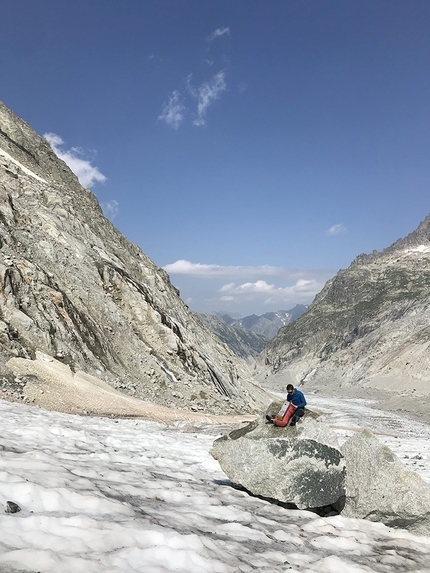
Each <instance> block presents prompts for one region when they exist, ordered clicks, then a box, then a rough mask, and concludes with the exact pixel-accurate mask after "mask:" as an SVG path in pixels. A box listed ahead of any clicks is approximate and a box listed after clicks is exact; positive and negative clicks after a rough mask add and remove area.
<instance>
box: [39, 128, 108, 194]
mask: <svg viewBox="0 0 430 573" xmlns="http://www.w3.org/2000/svg"><path fill="white" fill-rule="evenodd" d="M43 137H44V138H45V139H46V140H47V141H48V142H49V143H50V145H51V147H52V150H53V152H54V153H55V154H56V155H57V157H59V158H60V159H62V160H63V161H64V163H66V165H68V166H69V167H70V169H71V170H72V171H73V173H74V174H75V175H76V176H77V178H78V179H79V182H80V184H81V185H82V186H83V187H92V186H93V185H95V183H97V182H99V183H104V182H105V181H106V179H107V178H106V177H105V175H103V174H102V173H100V171H99V170H98V168H97V167H94V166H93V165H91V161H90V160H89V159H87V158H85V152H84V150H83V149H81V148H80V147H72V148H71V149H68V150H64V149H62V148H61V146H62V145H64V141H63V140H62V138H61V137H60V136H59V135H57V134H56V133H45V134H44V135H43Z"/></svg>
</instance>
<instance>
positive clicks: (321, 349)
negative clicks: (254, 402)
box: [259, 216, 430, 412]
mask: <svg viewBox="0 0 430 573" xmlns="http://www.w3.org/2000/svg"><path fill="white" fill-rule="evenodd" d="M429 345H430V216H427V217H426V219H425V220H424V221H422V222H421V224H420V225H419V226H418V228H417V229H416V230H415V231H414V232H413V233H411V234H410V235H408V236H407V237H405V238H404V239H399V240H398V241H396V242H395V243H394V244H393V245H391V246H390V247H388V248H386V249H384V250H383V251H382V252H377V251H374V252H373V253H372V254H370V255H360V256H358V257H357V258H356V259H355V260H354V261H353V263H352V264H351V265H350V266H349V268H348V269H346V270H341V271H339V272H338V273H337V275H336V276H335V277H334V278H333V279H331V280H330V281H328V282H327V284H326V285H325V287H324V288H323V290H322V291H321V292H320V293H319V294H318V295H317V296H316V298H315V300H314V302H313V303H312V304H311V305H310V307H309V308H308V310H307V311H306V312H305V313H304V314H303V315H302V316H301V317H300V318H298V319H297V320H296V321H294V322H292V323H291V324H289V325H287V326H286V327H284V328H282V329H281V330H280V331H279V333H278V335H277V336H276V337H275V338H274V339H273V340H272V341H271V342H270V343H269V344H268V345H267V347H266V348H265V350H264V351H263V353H262V354H261V355H260V357H259V368H260V371H261V375H262V377H265V378H266V382H268V381H269V380H271V381H272V382H273V383H275V382H276V380H279V381H280V380H282V383H285V382H287V381H291V382H293V383H296V384H298V383H301V384H302V385H305V387H307V388H308V389H325V390H329V389H332V390H333V391H335V392H336V393H340V394H346V395H347V394H349V395H359V396H362V397H375V396H380V397H384V396H385V397H387V396H390V400H389V401H388V402H386V403H385V406H386V407H392V408H395V409H401V408H404V409H415V411H417V412H419V411H420V410H421V411H424V410H425V403H426V402H428V398H429V394H430V352H429ZM367 390H369V391H367ZM408 403H409V406H408Z"/></svg>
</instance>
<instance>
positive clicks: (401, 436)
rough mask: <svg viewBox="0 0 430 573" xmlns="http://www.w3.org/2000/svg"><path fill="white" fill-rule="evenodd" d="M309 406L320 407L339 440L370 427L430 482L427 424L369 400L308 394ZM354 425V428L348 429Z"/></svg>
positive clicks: (409, 466)
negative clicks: (378, 407)
mask: <svg viewBox="0 0 430 573" xmlns="http://www.w3.org/2000/svg"><path fill="white" fill-rule="evenodd" d="M307 400H308V402H309V405H310V407H314V408H316V409H318V410H321V411H322V412H323V413H324V415H323V418H322V419H323V420H325V421H326V422H327V423H329V424H330V425H332V426H333V427H334V429H335V430H336V433H337V434H338V439H339V443H340V444H342V443H343V442H344V441H345V439H346V438H348V437H349V436H351V435H352V434H353V433H354V429H355V431H356V430H357V429H358V428H367V429H369V430H371V431H372V432H373V433H374V434H375V435H376V436H377V437H378V439H379V440H380V441H381V442H383V443H384V444H385V445H386V446H388V447H389V448H391V450H393V452H394V453H395V454H396V455H397V456H398V457H399V458H400V460H401V461H402V462H403V463H404V464H405V465H406V466H407V467H408V468H409V469H410V470H411V471H414V472H416V473H417V474H419V475H420V476H421V477H422V478H423V479H424V480H425V481H427V482H429V483H430V426H428V425H426V424H422V423H420V422H416V421H413V420H411V419H410V418H407V417H400V416H399V415H398V414H394V413H392V412H384V411H382V410H378V409H374V408H371V407H370V406H371V405H372V404H374V402H373V401H371V400H353V399H341V398H323V397H321V396H319V395H315V394H314V395H309V394H308V395H307ZM350 428H353V429H350Z"/></svg>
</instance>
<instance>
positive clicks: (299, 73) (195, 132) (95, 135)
mask: <svg viewBox="0 0 430 573" xmlns="http://www.w3.org/2000/svg"><path fill="white" fill-rule="evenodd" d="M0 8H1V18H0V99H1V100H2V101H3V102H4V103H5V104H6V105H7V106H8V107H10V108H11V109H12V110H13V111H14V112H15V113H16V114H17V115H18V116H20V117H22V118H23V119H24V120H25V121H26V122H27V123H29V124H30V125H31V126H32V127H33V129H35V130H36V131H37V133H39V134H40V135H42V136H44V137H46V138H47V139H48V140H49V141H50V143H51V145H52V147H53V149H54V150H55V151H56V152H57V154H58V155H59V156H60V157H62V158H63V159H65V160H66V161H67V162H68V164H69V165H70V166H71V168H72V169H73V170H74V171H75V172H76V173H77V174H78V175H79V177H80V180H81V182H82V184H83V185H84V186H86V187H90V188H91V189H92V190H93V191H94V193H95V194H96V196H97V198H98V200H99V202H100V204H101V205H102V208H103V210H104V213H105V214H106V216H107V217H109V218H110V219H111V220H112V221H113V223H114V224H115V226H116V227H117V228H118V229H119V230H120V231H121V232H122V233H123V234H124V235H125V236H126V237H127V238H128V239H130V240H131V241H132V242H134V243H136V244H138V245H139V246H140V247H141V249H142V250H143V252H144V253H145V254H147V255H148V256H149V257H150V258H151V259H152V260H153V261H154V262H155V263H156V264H157V265H158V266H160V267H164V268H165V269H166V270H167V271H168V273H169V275H170V277H171V281H172V283H173V284H174V285H175V286H177V287H178V288H179V289H180V292H181V296H182V298H183V299H184V300H185V301H186V303H187V304H188V305H189V307H190V308H191V309H192V310H194V311H198V312H215V311H223V312H228V313H231V314H233V313H235V314H236V313H239V314H242V315H247V314H253V313H255V314H262V313H264V312H268V311H275V310H278V309H284V310H287V309H289V308H292V307H293V306H294V305H295V304H297V303H301V304H309V303H310V302H311V301H312V299H313V297H314V296H315V294H316V293H317V292H319V290H321V288H322V286H323V285H324V283H325V281H326V280H328V279H329V278H330V277H332V276H333V275H334V274H335V273H336V272H337V271H338V270H339V269H341V268H346V267H348V266H349V264H350V263H351V262H352V260H353V259H354V258H355V257H356V256H357V255H359V254H361V253H369V252H372V251H373V250H375V249H376V250H382V249H383V248H385V247H388V246H389V245H390V244H392V243H393V242H394V241H396V240H397V239H398V238H400V237H404V236H406V235H407V234H408V233H410V232H412V231H413V230H414V229H415V228H416V227H417V226H418V224H419V222H420V221H422V220H423V219H424V218H425V217H426V216H427V214H428V213H429V211H430V196H429V183H430V162H429V161H428V158H429V152H430V142H429V135H428V134H429V132H430V129H429V128H430V93H429V91H430V90H429V88H430V74H429V68H430V34H429V33H428V30H429V25H430V3H429V2H428V1H427V0H414V1H412V2H411V1H410V0H378V1H377V2H375V0H348V2H345V0H235V1H234V2H232V1H231V0H216V1H215V0H208V1H205V2H202V1H201V0H181V1H177V0H147V1H145V2H142V1H141V0H91V2H88V0H73V2H70V1H66V0H38V1H37V2H34V0H1V1H0Z"/></svg>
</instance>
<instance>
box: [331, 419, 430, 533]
mask: <svg viewBox="0 0 430 573" xmlns="http://www.w3.org/2000/svg"><path fill="white" fill-rule="evenodd" d="M341 451H342V455H343V456H344V457H345V463H346V467H347V474H346V502H345V507H344V509H343V511H342V515H345V516H346V517H355V518H361V519H369V520H371V521H382V522H383V523H385V524H386V525H388V526H391V527H401V528H404V529H408V530H409V531H412V532H413V533H416V534H418V535H430V485H428V484H427V483H425V482H424V481H423V480H422V479H421V478H420V477H419V476H418V475H417V474H414V473H413V472H411V471H409V470H408V469H407V468H406V467H405V466H404V465H403V464H402V463H401V462H400V460H399V459H398V458H397V457H396V456H395V454H394V453H393V452H392V451H391V450H390V449H389V448H387V447H386V446H384V445H383V444H381V443H380V442H379V441H378V440H377V439H376V438H375V436H373V434H371V433H370V432H369V431H367V430H366V431H364V432H362V433H360V434H357V435H355V436H353V437H352V438H350V439H349V440H348V441H347V442H345V444H343V446H342V448H341Z"/></svg>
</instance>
